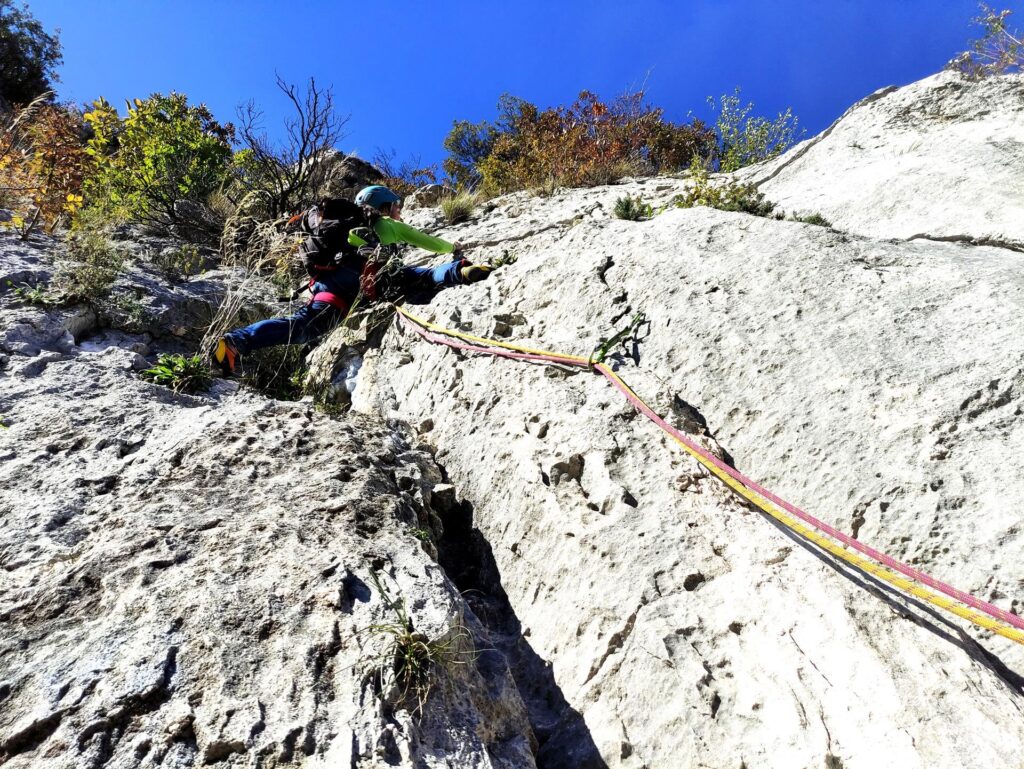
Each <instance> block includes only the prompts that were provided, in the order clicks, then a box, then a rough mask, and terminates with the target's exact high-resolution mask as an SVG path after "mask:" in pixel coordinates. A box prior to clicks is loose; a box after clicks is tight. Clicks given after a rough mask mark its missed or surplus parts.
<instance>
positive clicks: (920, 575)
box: [399, 312, 1024, 630]
mask: <svg viewBox="0 0 1024 769" xmlns="http://www.w3.org/2000/svg"><path fill="white" fill-rule="evenodd" d="M399 317H401V318H402V321H403V322H404V323H405V325H406V326H407V327H408V328H410V329H412V330H413V331H415V332H416V333H417V334H419V335H420V336H421V337H423V338H424V339H426V340H427V341H429V342H433V343H434V344H443V345H446V346H448V347H452V348H455V349H459V350H464V351H466V352H476V353H481V354H485V355H496V356H500V357H502V358H511V359H514V360H527V361H541V362H544V363H557V364H560V365H564V366H574V367H577V368H592V369H593V370H594V371H597V372H599V373H600V374H601V375H602V376H604V377H605V378H606V379H608V381H610V382H611V383H612V385H613V386H614V387H615V388H616V389H617V390H619V392H621V393H622V394H623V395H624V396H625V397H626V399H627V400H628V401H629V402H630V403H631V404H632V405H633V406H634V408H636V409H637V410H638V411H639V412H640V413H641V414H643V415H644V416H646V417H647V418H648V419H650V420H651V421H652V422H654V423H655V424H656V425H658V426H659V427H660V428H661V429H662V430H664V431H665V432H667V433H668V434H669V435H671V436H672V437H673V438H675V439H676V440H677V441H679V442H680V443H682V444H684V445H685V446H687V447H688V448H689V449H690V450H691V451H693V452H694V453H696V454H699V455H700V456H701V457H703V458H704V459H705V460H707V461H708V462H710V463H711V464H713V465H714V466H715V467H717V468H718V469H719V470H721V471H722V472H723V473H725V474H726V475H729V476H730V477H731V478H733V479H734V480H736V481H738V482H739V483H741V484H743V485H744V486H746V487H747V488H748V489H751V490H752V491H754V492H756V493H757V494H759V495H760V496H762V497H763V498H764V499H767V500H769V501H770V502H772V503H774V504H776V505H778V506H779V507H781V508H782V509H783V510H786V511H787V512H789V513H791V514H792V515H794V516H796V517H797V518H799V519H801V520H802V521H804V522H805V523H807V524H809V525H811V526H813V527H814V528H816V529H818V530H820V531H822V532H824V533H826V534H828V535H829V536H831V537H833V538H834V539H836V540H838V541H839V542H842V543H843V544H844V545H846V546H848V547H851V548H853V549H854V550H857V551H859V552H861V553H863V554H864V555H866V556H868V557H870V558H872V559H874V560H875V561H878V562H879V563H881V564H883V565H885V566H888V567H889V568H891V569H893V570H894V571H898V572H900V573H901V574H904V575H905V576H907V577H910V578H911V579H913V580H915V581H917V582H920V583H921V584H923V585H927V586H928V587H931V588H933V589H935V590H937V591H939V592H941V593H945V594H946V595H948V596H950V597H952V598H955V599H956V600H957V601H960V602H961V603H963V604H966V605H967V606H971V607H973V608H974V609H977V610H978V611H981V612H984V613H985V614H988V615H989V616H991V617H995V618H997V619H999V620H1001V621H1003V622H1005V623H1007V624H1008V625H1012V626H1013V627H1016V628H1019V629H1021V630H1024V619H1022V618H1021V617H1019V616H1017V615H1016V614H1013V613H1012V612H1008V611H1006V610H1004V609H1000V608H999V607H998V606H995V605H993V604H991V603H989V602H987V601H983V600H981V599H980V598H976V597H975V596H973V595H971V594H970V593H965V592H964V591H962V590H958V589H957V588H955V587H953V586H952V585H948V584H946V583H945V582H942V581H941V580H937V579H935V578H934V577H931V576H929V575H927V574H925V573H924V572H921V571H918V570H917V569H915V568H913V567H911V566H908V565H907V564H905V563H903V562H901V561H898V560H896V559H895V558H892V557H891V556H888V555H886V554H885V553H882V552H880V551H878V550H876V549H875V548H873V547H871V546H870V545H865V544H864V543H863V542H861V541H859V540H857V539H854V538H853V537H851V536H849V535H848V534H845V533H843V532H842V531H840V530H839V529H836V528H835V527H833V526H830V525H829V524H827V523H825V522H824V521H821V520H819V519H817V518H815V517H814V516H813V515H811V514H809V513H806V512H804V511H803V510H801V509H800V508H798V507H796V506H795V505H792V504H790V503H789V502H787V501H786V500H784V499H782V498H781V497H778V496H777V495H775V494H773V493H772V492H771V491H769V490H768V489H766V488H764V487H763V486H761V485H760V484H759V483H757V482H756V481H753V480H751V479H750V478H748V477H747V476H745V475H743V474H742V473H740V472H739V471H738V470H736V469H735V468H732V467H730V466H729V465H727V464H725V463H724V462H722V461H721V460H720V459H718V458H717V457H715V456H714V455H712V454H710V453H709V452H707V451H706V450H705V449H703V448H702V447H700V446H698V445H697V444H695V443H694V442H693V441H691V440H690V439H689V438H687V437H686V436H684V435H683V434H682V433H681V432H679V431H678V430H677V429H676V428H674V427H673V426H672V425H670V424H669V423H668V422H666V421H665V420H664V419H662V418H661V417H660V416H659V415H658V414H657V413H656V412H655V411H654V410H653V409H651V407H650V406H648V405H647V404H646V403H644V402H643V400H641V399H640V397H639V396H638V395H637V394H636V393H634V392H633V391H632V390H631V389H629V387H628V385H626V384H625V383H624V382H622V380H620V379H619V378H618V377H616V376H615V375H614V374H612V373H611V372H610V371H609V370H608V369H607V368H606V367H605V366H604V365H603V364H601V365H596V366H591V365H590V364H589V363H588V362H587V361H585V360H583V359H580V358H575V357H570V356H561V355H559V354H557V353H553V354H541V353H525V352H512V351H510V350H507V349H501V348H492V347H483V346H480V345H475V344H468V343H466V342H456V341H454V340H452V339H451V338H450V337H448V336H445V335H443V334H440V333H432V332H430V331H428V330H426V329H424V328H422V327H421V326H419V325H418V324H417V323H415V322H414V321H413V320H412V319H411V318H410V317H409V316H408V315H406V314H405V313H404V312H403V313H400V314H399ZM453 333H454V332H453Z"/></svg>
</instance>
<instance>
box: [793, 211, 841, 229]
mask: <svg viewBox="0 0 1024 769" xmlns="http://www.w3.org/2000/svg"><path fill="white" fill-rule="evenodd" d="M793 221H794V222H802V223H803V224H813V225H815V226H816V227H831V226H832V222H830V221H829V220H828V219H826V218H825V217H824V216H822V215H821V214H804V215H799V214H797V215H794V216H793Z"/></svg>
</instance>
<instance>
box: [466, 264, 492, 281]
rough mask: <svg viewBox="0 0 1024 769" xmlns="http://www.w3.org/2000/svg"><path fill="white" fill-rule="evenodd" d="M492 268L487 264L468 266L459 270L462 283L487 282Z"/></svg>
mask: <svg viewBox="0 0 1024 769" xmlns="http://www.w3.org/2000/svg"><path fill="white" fill-rule="evenodd" d="M493 269H494V268H493V267H491V266H490V265H487V264H469V265H466V266H465V267H463V268H461V269H460V270H459V275H461V276H462V282H463V283H479V282H480V281H481V280H487V276H488V275H490V274H491V270H493Z"/></svg>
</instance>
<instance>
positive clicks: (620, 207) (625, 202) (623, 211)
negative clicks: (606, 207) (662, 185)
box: [615, 195, 654, 222]
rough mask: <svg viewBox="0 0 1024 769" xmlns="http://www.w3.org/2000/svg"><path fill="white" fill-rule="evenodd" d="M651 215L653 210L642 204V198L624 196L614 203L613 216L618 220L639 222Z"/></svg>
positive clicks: (648, 205) (647, 204) (646, 204)
mask: <svg viewBox="0 0 1024 769" xmlns="http://www.w3.org/2000/svg"><path fill="white" fill-rule="evenodd" d="M653 215H654V209H653V208H651V206H650V204H649V203H644V200H643V198H642V197H640V196H639V195H637V196H636V197H635V198H631V197H630V196H629V195H626V196H625V197H621V198H619V199H618V200H616V201H615V216H617V217H618V218H619V219H626V220H627V221H631V222H639V221H640V220H641V219H649V218H650V217H651V216H653Z"/></svg>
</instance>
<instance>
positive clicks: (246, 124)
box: [238, 77, 348, 217]
mask: <svg viewBox="0 0 1024 769" xmlns="http://www.w3.org/2000/svg"><path fill="white" fill-rule="evenodd" d="M277 87H278V88H279V89H280V90H281V92H282V93H284V95H285V96H286V97H287V98H288V101H289V102H290V104H291V107H292V111H293V115H292V117H290V118H287V119H286V120H285V124H284V128H285V139H284V141H283V142H281V143H275V142H273V141H271V140H270V138H269V137H268V136H267V134H266V132H265V131H264V130H263V126H262V120H263V113H262V112H261V111H260V110H259V109H258V108H257V107H256V105H255V103H254V102H251V101H250V102H248V103H247V104H245V105H243V106H242V107H240V108H239V110H238V117H239V122H240V128H239V134H240V137H241V140H242V143H243V144H244V145H245V148H246V149H245V150H244V152H245V155H244V156H243V157H244V163H245V166H244V169H243V172H242V173H241V174H240V175H239V176H238V181H239V182H240V183H241V184H242V185H243V186H244V187H246V188H248V189H257V190H260V191H262V192H264V193H266V195H267V197H268V203H269V209H270V213H271V215H272V216H274V217H277V216H280V215H282V214H284V213H286V212H288V211H291V210H293V209H294V208H295V207H296V206H297V205H298V204H300V203H308V202H310V201H311V200H315V199H316V198H318V197H320V194H321V191H322V190H323V188H324V186H325V185H326V182H327V177H328V174H329V173H330V167H329V165H328V163H327V162H326V161H327V159H328V158H329V156H330V155H331V154H332V153H333V152H334V151H335V145H337V144H338V142H340V141H341V140H342V139H343V138H344V133H343V129H344V127H345V124H346V123H347V122H348V117H347V116H346V117H340V116H339V115H337V114H336V113H335V111H334V97H333V95H332V93H331V90H330V89H329V88H327V89H324V88H320V87H318V86H317V84H316V81H315V80H314V79H313V78H310V79H309V85H308V86H307V87H306V90H305V93H303V94H300V93H299V92H298V91H297V89H296V87H295V86H294V85H289V84H288V83H286V82H284V80H282V79H281V78H280V77H278V78H277Z"/></svg>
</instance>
